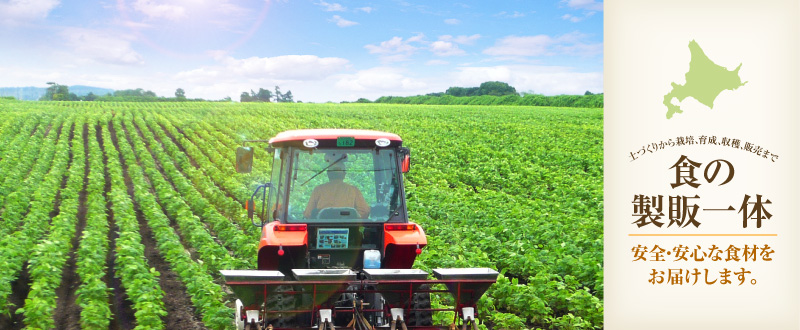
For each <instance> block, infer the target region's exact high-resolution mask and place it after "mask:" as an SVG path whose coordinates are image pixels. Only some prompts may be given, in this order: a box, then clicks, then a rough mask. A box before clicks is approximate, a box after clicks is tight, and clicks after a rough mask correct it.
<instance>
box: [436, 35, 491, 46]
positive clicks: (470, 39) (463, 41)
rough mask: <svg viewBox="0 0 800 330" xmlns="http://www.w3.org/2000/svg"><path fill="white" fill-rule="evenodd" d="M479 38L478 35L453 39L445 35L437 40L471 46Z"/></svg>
mask: <svg viewBox="0 0 800 330" xmlns="http://www.w3.org/2000/svg"><path fill="white" fill-rule="evenodd" d="M480 38H481V35H480V34H473V35H471V36H463V35H462V36H457V37H453V36H451V35H447V34H446V35H443V36H440V37H439V40H442V41H452V42H455V43H457V44H461V45H472V44H474V43H475V41H476V40H478V39H480Z"/></svg>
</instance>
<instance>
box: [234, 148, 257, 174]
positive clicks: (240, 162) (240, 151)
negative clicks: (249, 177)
mask: <svg viewBox="0 0 800 330" xmlns="http://www.w3.org/2000/svg"><path fill="white" fill-rule="evenodd" d="M252 170H253V148H252V147H238V148H236V172H237V173H250V172H251V171H252Z"/></svg>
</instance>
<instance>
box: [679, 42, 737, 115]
mask: <svg viewBox="0 0 800 330" xmlns="http://www.w3.org/2000/svg"><path fill="white" fill-rule="evenodd" d="M689 52H691V55H692V58H691V60H690V61H689V72H686V84H684V85H678V84H676V83H674V82H673V83H672V90H671V91H670V92H669V93H667V95H664V105H666V106H667V119H670V118H672V115H674V114H675V113H682V112H683V110H681V107H680V106H678V105H675V104H672V99H673V98H676V99H678V101H683V100H684V99H685V98H687V97H690V96H691V97H692V98H694V99H695V100H697V101H698V102H700V103H702V104H704V105H705V106H707V107H708V108H709V109H713V108H714V100H715V99H716V98H717V96H718V95H719V93H722V91H724V90H726V89H727V90H735V89H737V88H739V87H741V86H744V84H746V83H747V82H746V81H745V82H742V78H740V77H739V69H740V68H741V67H742V64H739V66H738V67H736V69H735V70H733V71H730V70H728V69H726V68H725V67H723V66H720V65H718V64H716V63H714V62H712V61H711V60H710V59H709V58H708V56H706V54H705V53H704V52H703V50H702V49H700V45H698V44H697V42H695V41H694V40H692V41H691V42H689Z"/></svg>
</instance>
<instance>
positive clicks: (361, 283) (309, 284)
mask: <svg viewBox="0 0 800 330" xmlns="http://www.w3.org/2000/svg"><path fill="white" fill-rule="evenodd" d="M495 282H496V280H493V279H492V280H485V279H477V280H469V279H466V280H461V279H459V280H357V281H271V280H247V281H227V282H226V284H227V285H228V286H231V287H236V286H260V287H261V288H260V290H261V291H262V292H263V295H264V301H260V302H255V304H247V303H246V304H245V306H244V307H245V309H248V307H249V309H250V310H254V309H258V310H259V311H260V313H262V315H264V317H265V319H267V318H268V315H270V314H302V313H311V319H310V324H307V326H305V327H303V326H301V327H297V328H292V329H312V327H313V326H314V323H315V322H316V317H317V316H318V313H319V310H320V309H323V308H325V307H328V308H330V309H333V310H335V312H336V313H346V314H353V313H357V312H358V313H383V316H384V317H386V316H390V313H389V308H390V307H398V308H399V307H402V308H403V309H404V310H406V311H423V312H424V311H429V312H454V320H453V325H455V324H456V321H457V320H458V319H459V315H461V313H462V308H464V307H473V308H475V307H476V304H477V300H478V299H480V296H478V297H469V296H464V294H467V295H474V292H475V291H476V290H475V289H472V288H474V287H475V286H477V285H487V286H488V285H491V284H493V283H495ZM379 284H390V285H407V286H408V290H375V289H367V287H369V286H376V285H379ZM435 284H443V285H447V284H454V285H456V288H457V289H456V291H455V292H451V291H450V290H448V289H430V288H427V289H417V290H415V289H414V287H415V286H416V287H419V286H420V285H435ZM278 286H291V287H293V288H296V287H302V288H310V289H309V291H310V292H309V291H295V290H294V289H293V290H292V291H282V292H274V290H268V287H278ZM318 286H321V287H331V286H335V287H344V288H345V289H337V290H319V289H318ZM354 286H355V287H357V288H358V289H349V290H348V289H346V288H348V287H354ZM471 287H472V288H471ZM269 291H273V292H272V293H271V295H299V296H304V295H305V296H308V295H310V296H311V302H312V303H311V304H312V307H311V309H297V310H268V309H267V308H268V307H267V306H268V299H269V297H270V296H271V295H270V294H269ZM384 292H401V293H404V294H408V297H413V295H414V294H415V293H451V294H452V295H453V298H455V300H454V302H455V305H456V306H454V307H452V308H421V309H415V308H412V307H413V299H411V298H409V301H408V302H407V303H406V305H405V306H388V305H384V306H383V309H374V308H373V309H358V311H357V310H356V307H355V306H354V307H353V308H335V307H334V306H333V305H334V302H335V301H333V300H329V301H326V302H323V303H321V304H319V305H317V304H316V303H315V302H316V301H317V297H318V295H319V294H325V295H326V296H328V297H338V296H339V295H340V294H342V293H362V294H363V293H384ZM482 293H483V292H481V295H482ZM462 298H464V299H466V301H467V302H468V303H466V304H460V303H459V302H460V301H462ZM259 304H260V306H259ZM261 306H263V307H261ZM254 307H255V308H254ZM476 313H477V309H476ZM390 318H391V317H389V318H386V319H390ZM476 318H477V317H476ZM339 328H343V327H339ZM374 328H375V329H383V328H384V327H374ZM385 328H386V329H388V328H389V327H388V326H386V327H385ZM408 328H410V329H416V330H424V329H451V326H409V327H408ZM274 329H276V330H277V329H287V328H274ZM344 329H347V328H346V327H344Z"/></svg>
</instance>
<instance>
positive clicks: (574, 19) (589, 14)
mask: <svg viewBox="0 0 800 330" xmlns="http://www.w3.org/2000/svg"><path fill="white" fill-rule="evenodd" d="M595 13H596V12H594V11H589V12H586V13H585V14H584V15H583V17H580V16H575V15H571V14H564V16H561V19H563V20H566V21H570V22H572V23H578V22H580V21H583V20H585V19H587V18H589V17H592V16H594V14H595Z"/></svg>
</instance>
